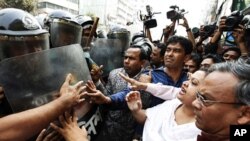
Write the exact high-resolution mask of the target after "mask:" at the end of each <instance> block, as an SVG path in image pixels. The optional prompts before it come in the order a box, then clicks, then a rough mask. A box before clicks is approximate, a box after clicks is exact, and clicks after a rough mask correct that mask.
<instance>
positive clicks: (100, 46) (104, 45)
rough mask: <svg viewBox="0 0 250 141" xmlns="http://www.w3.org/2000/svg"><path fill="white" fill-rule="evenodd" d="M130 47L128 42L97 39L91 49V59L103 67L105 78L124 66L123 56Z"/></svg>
mask: <svg viewBox="0 0 250 141" xmlns="http://www.w3.org/2000/svg"><path fill="white" fill-rule="evenodd" d="M128 47H129V42H128V41H122V40H120V39H102V38H97V39H95V40H94V41H93V42H92V44H91V48H90V52H89V53H90V57H91V58H92V59H93V60H94V61H95V62H96V63H97V64H98V65H103V66H104V68H103V76H107V75H108V73H109V72H110V71H111V70H113V69H116V68H119V67H122V66H123V54H124V52H125V50H126V49H127V48H128Z"/></svg>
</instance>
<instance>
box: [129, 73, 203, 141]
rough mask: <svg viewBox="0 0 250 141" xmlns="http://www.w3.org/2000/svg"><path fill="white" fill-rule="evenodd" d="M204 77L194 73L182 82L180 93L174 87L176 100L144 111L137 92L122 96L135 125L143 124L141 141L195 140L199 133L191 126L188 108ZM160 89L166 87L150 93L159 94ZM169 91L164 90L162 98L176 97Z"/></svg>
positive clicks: (191, 117)
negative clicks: (134, 119) (136, 122)
mask: <svg viewBox="0 0 250 141" xmlns="http://www.w3.org/2000/svg"><path fill="white" fill-rule="evenodd" d="M204 76H205V72H204V71H197V72H195V73H194V74H193V75H191V77H190V79H189V80H188V81H185V82H184V83H183V85H182V87H181V90H180V89H178V88H176V89H178V90H179V93H178V94H177V98H178V99H176V98H175V99H173V100H170V101H166V102H164V103H162V104H160V105H157V106H155V107H152V108H149V109H146V111H145V110H143V109H142V106H141V99H140V93H139V92H138V91H131V92H130V93H129V94H128V95H127V96H126V100H127V103H128V107H129V109H130V110H131V112H132V114H133V116H134V117H135V118H136V120H137V121H138V122H139V123H145V125H144V129H143V140H144V141H147V140H148V141H151V140H157V141H163V140H167V141H176V140H183V141H184V140H193V141H195V140H196V138H197V135H198V134H199V133H200V130H198V129H197V127H196V126H195V124H194V122H195V114H194V112H193V107H192V106H191V105H192V102H193V100H194V99H195V93H196V91H197V89H198V86H199V85H200V84H201V83H202V80H203V78H204ZM134 84H135V83H134ZM154 85H157V84H154ZM163 88H166V86H165V87H164V86H155V89H154V90H155V91H150V92H152V93H154V92H155V93H158V91H161V92H163V90H161V89H163ZM164 90H166V89H164ZM169 90H171V89H169ZM169 92H172V91H165V94H163V95H164V96H165V97H172V96H171V95H176V93H175V94H171V93H169ZM161 95H162V94H161ZM169 95H170V96H169ZM165 99H166V98H165ZM180 135H182V136H180Z"/></svg>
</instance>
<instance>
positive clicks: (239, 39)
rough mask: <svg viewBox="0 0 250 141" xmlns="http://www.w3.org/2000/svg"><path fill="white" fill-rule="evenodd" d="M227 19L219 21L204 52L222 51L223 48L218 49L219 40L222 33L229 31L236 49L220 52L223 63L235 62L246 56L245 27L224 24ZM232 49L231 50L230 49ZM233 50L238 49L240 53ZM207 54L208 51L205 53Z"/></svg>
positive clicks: (223, 18)
mask: <svg viewBox="0 0 250 141" xmlns="http://www.w3.org/2000/svg"><path fill="white" fill-rule="evenodd" d="M227 19H228V17H225V16H223V17H221V20H220V22H219V27H218V29H217V30H216V32H215V34H214V36H213V37H212V39H211V40H210V43H209V45H208V46H207V48H206V50H209V51H210V52H215V51H216V52H217V53H218V52H219V50H220V49H223V47H219V40H220V37H221V35H222V34H223V32H224V31H225V30H226V31H228V30H229V31H230V30H232V33H233V34H232V35H233V37H234V42H235V44H236V47H230V48H227V49H226V50H224V51H223V52H222V56H223V58H224V60H225V61H230V60H236V59H238V58H239V57H240V56H242V57H246V56H248V50H247V48H246V45H245V27H244V26H243V25H241V24H238V25H236V26H235V25H234V26H229V25H228V23H227V22H226V21H227ZM231 48H232V49H231ZM234 48H239V50H240V52H238V51H237V49H234ZM207 52H208V51H207Z"/></svg>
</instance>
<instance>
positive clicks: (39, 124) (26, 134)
mask: <svg viewBox="0 0 250 141" xmlns="http://www.w3.org/2000/svg"><path fill="white" fill-rule="evenodd" d="M71 79H72V76H71V75H68V76H67V78H66V80H65V82H64V84H63V85H62V87H61V89H60V97H59V98H57V99H56V100H54V101H52V102H49V103H47V104H45V105H43V106H40V107H37V108H34V109H30V110H27V111H23V112H20V113H16V114H12V115H9V116H6V117H3V118H1V119H0V125H1V126H0V140H4V141H13V140H18V141H25V140H27V139H29V138H30V137H32V136H34V135H36V134H37V133H38V132H40V131H41V130H42V129H43V128H45V127H47V126H48V125H49V123H50V122H52V121H54V120H55V119H56V118H57V117H58V116H59V115H61V114H63V112H64V111H66V110H67V109H69V108H71V107H73V106H74V105H76V104H78V103H80V102H82V99H81V98H80V97H81V96H82V90H83V89H84V87H83V82H82V81H80V82H78V83H77V84H75V85H74V86H71V85H70V81H71Z"/></svg>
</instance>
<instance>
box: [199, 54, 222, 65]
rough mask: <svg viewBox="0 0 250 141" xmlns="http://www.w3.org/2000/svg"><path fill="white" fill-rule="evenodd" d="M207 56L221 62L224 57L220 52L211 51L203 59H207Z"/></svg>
mask: <svg viewBox="0 0 250 141" xmlns="http://www.w3.org/2000/svg"><path fill="white" fill-rule="evenodd" d="M207 58H210V59H212V60H213V62H214V63H221V62H222V58H221V57H220V56H219V55H218V54H211V53H209V54H207V55H205V56H204V57H203V60H204V59H207Z"/></svg>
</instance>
